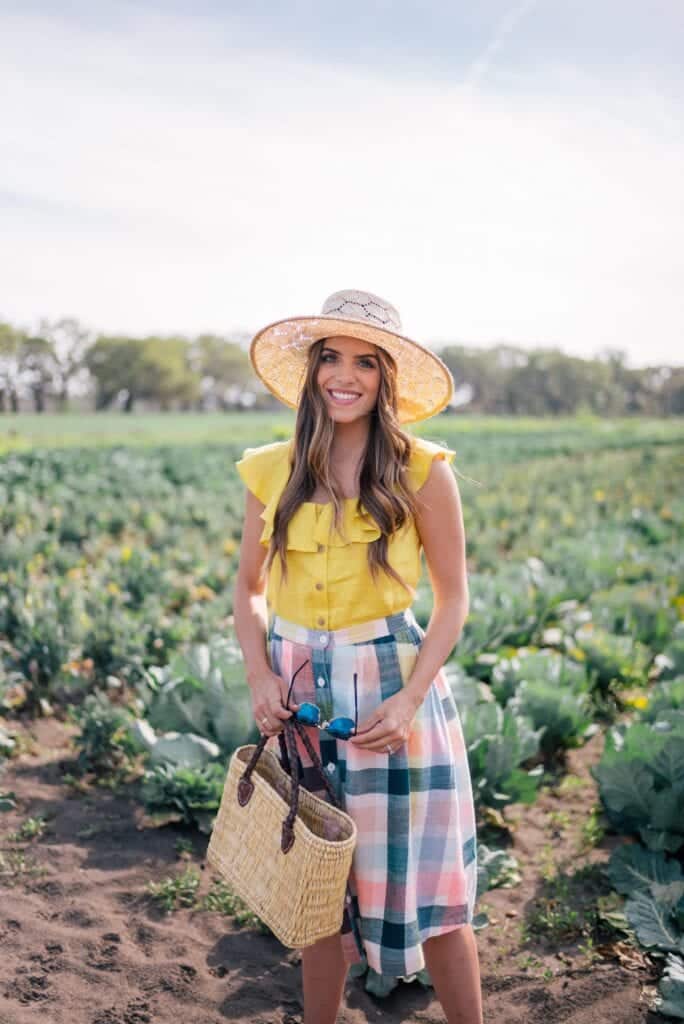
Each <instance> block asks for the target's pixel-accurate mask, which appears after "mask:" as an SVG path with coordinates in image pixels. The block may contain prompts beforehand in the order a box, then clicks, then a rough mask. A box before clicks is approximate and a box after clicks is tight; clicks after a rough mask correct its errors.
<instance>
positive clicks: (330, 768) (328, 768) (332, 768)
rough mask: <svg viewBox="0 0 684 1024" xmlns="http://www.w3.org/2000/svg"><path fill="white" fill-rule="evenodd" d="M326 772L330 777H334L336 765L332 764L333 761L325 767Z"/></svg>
mask: <svg viewBox="0 0 684 1024" xmlns="http://www.w3.org/2000/svg"><path fill="white" fill-rule="evenodd" d="M325 770H326V772H327V773H328V775H332V773H333V772H334V771H335V765H334V764H333V763H332V761H328V763H327V764H326V766H325Z"/></svg>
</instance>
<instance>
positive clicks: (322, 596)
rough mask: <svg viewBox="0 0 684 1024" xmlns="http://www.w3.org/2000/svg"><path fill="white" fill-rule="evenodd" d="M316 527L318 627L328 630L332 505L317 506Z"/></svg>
mask: <svg viewBox="0 0 684 1024" xmlns="http://www.w3.org/2000/svg"><path fill="white" fill-rule="evenodd" d="M315 508H316V525H315V528H314V536H313V539H314V541H315V542H316V555H317V557H316V559H315V562H314V565H315V576H316V577H317V578H316V579H315V582H314V589H315V590H316V593H317V597H316V626H317V627H319V628H321V629H327V628H328V624H329V617H328V543H327V542H328V538H329V531H330V522H331V519H330V510H331V509H332V505H331V504H330V503H329V502H328V503H327V504H325V505H319V504H316V505H315Z"/></svg>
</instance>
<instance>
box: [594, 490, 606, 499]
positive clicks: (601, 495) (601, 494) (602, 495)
mask: <svg viewBox="0 0 684 1024" xmlns="http://www.w3.org/2000/svg"><path fill="white" fill-rule="evenodd" d="M605 500H606V492H605V491H602V490H601V488H600V487H599V488H598V490H596V491H594V501H605Z"/></svg>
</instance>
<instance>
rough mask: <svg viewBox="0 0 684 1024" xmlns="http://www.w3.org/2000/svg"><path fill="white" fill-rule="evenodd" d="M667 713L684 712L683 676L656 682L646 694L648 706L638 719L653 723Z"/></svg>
mask: <svg viewBox="0 0 684 1024" xmlns="http://www.w3.org/2000/svg"><path fill="white" fill-rule="evenodd" d="M667 711H682V712H684V676H677V678H676V679H664V680H663V681H662V682H660V681H659V682H657V683H656V684H655V685H654V686H653V687H652V688H651V690H650V692H649V694H648V704H647V705H646V707H645V708H644V710H643V711H642V712H641V713H640V718H641V720H642V721H643V722H655V721H657V719H658V718H660V717H661V713H662V712H667ZM663 717H667V716H663Z"/></svg>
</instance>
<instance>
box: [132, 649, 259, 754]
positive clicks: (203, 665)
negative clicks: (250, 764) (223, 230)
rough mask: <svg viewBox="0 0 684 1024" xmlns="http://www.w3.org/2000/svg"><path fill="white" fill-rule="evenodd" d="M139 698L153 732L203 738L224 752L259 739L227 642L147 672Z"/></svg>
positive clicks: (239, 666) (234, 652)
mask: <svg viewBox="0 0 684 1024" xmlns="http://www.w3.org/2000/svg"><path fill="white" fill-rule="evenodd" d="M140 694H141V697H142V699H143V701H144V702H145V706H146V717H147V719H148V721H149V723H150V725H151V726H152V727H153V728H155V729H160V730H163V731H168V730H174V731H177V732H191V733H194V734H195V735H197V736H203V737H205V738H206V739H208V740H211V741H212V742H214V743H216V744H218V746H219V747H220V748H221V750H222V751H223V752H224V753H225V754H229V753H231V752H232V751H233V750H234V749H235V748H236V747H237V746H239V745H240V744H243V743H249V742H252V741H253V740H255V739H256V738H257V736H258V732H257V730H256V726H255V724H254V719H253V716H252V711H251V700H250V696H249V688H248V687H247V685H246V683H245V676H244V665H243V662H242V659H241V655H240V652H239V648H238V647H237V645H236V644H235V643H234V642H231V641H229V640H228V639H226V638H223V637H213V638H212V640H211V642H210V643H209V644H196V645H194V646H193V647H192V648H191V649H190V650H189V651H187V652H184V653H179V654H177V655H175V656H174V657H173V658H172V659H171V661H170V662H169V664H168V665H167V666H165V667H153V668H151V669H150V670H149V672H148V673H147V674H146V677H145V683H144V685H143V686H141V687H140Z"/></svg>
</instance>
